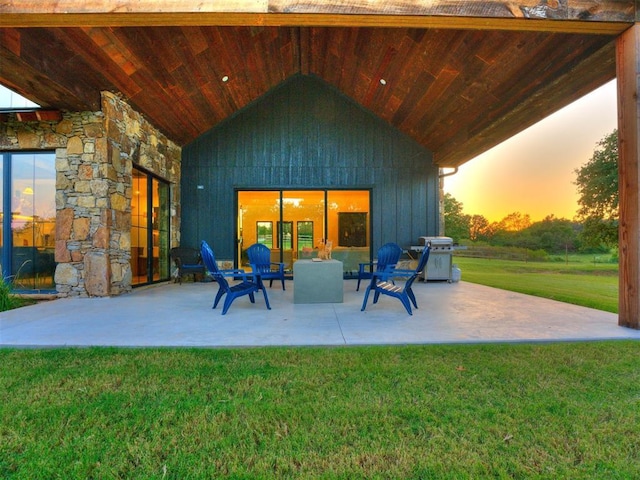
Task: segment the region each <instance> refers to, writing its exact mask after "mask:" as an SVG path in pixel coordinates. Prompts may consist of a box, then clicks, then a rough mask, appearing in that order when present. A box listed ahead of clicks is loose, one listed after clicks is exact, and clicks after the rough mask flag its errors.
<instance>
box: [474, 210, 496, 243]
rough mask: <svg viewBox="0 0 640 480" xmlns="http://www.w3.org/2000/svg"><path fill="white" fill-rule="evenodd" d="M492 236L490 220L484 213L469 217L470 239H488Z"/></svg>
mask: <svg viewBox="0 0 640 480" xmlns="http://www.w3.org/2000/svg"><path fill="white" fill-rule="evenodd" d="M490 236H491V229H490V228H489V220H487V219H486V217H484V216H482V215H478V214H476V215H471V218H470V219H469V240H473V241H474V242H477V241H486V240H488V239H489V237H490Z"/></svg>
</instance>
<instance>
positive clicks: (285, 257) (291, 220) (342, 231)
mask: <svg viewBox="0 0 640 480" xmlns="http://www.w3.org/2000/svg"><path fill="white" fill-rule="evenodd" d="M237 194H238V215H237V222H238V229H237V232H238V245H239V248H238V265H240V267H242V268H248V267H249V265H248V263H247V258H246V253H245V252H246V249H247V248H248V247H249V246H250V245H252V244H253V243H256V242H257V243H263V244H265V245H267V246H268V247H269V248H271V253H272V261H274V262H284V263H285V269H286V270H287V272H289V273H291V272H292V271H293V263H294V262H295V261H296V260H297V259H300V258H312V257H315V256H316V255H317V251H318V245H319V244H320V243H321V242H324V241H330V242H331V243H332V246H333V249H332V256H333V258H335V259H336V260H340V261H342V262H343V266H344V272H345V276H347V277H349V276H352V275H355V274H356V273H357V271H358V263H360V262H368V261H370V256H371V254H370V238H371V232H370V200H369V199H370V191H369V190H240V191H238V192H237Z"/></svg>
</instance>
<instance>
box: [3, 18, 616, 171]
mask: <svg viewBox="0 0 640 480" xmlns="http://www.w3.org/2000/svg"><path fill="white" fill-rule="evenodd" d="M624 28H626V24H623V23H621V24H620V26H619V28H618V30H620V31H621V30H623V29H624ZM612 32H613V30H611V29H609V30H608V31H607V33H603V34H600V33H598V34H594V33H559V32H555V31H524V30H523V31H512V30H491V29H489V30H478V29H473V30H462V29H453V28H446V29H440V28H412V27H411V28H377V27H323V26H264V27H262V26H215V25H213V26H205V25H184V26H167V25H163V26H158V27H154V26H134V27H127V26H93V27H64V28H62V27H42V28H41V27H30V28H13V27H6V28H0V82H1V83H3V84H5V85H7V86H8V87H10V88H12V89H14V90H16V91H17V92H18V93H20V94H22V95H24V96H25V97H27V98H29V99H31V100H33V101H35V102H36V103H38V104H40V105H42V106H43V107H45V108H60V109H68V110H98V109H99V108H100V104H99V101H100V100H99V99H100V95H99V92H100V91H102V90H109V91H118V92H121V93H122V94H123V95H124V96H125V97H126V98H127V99H128V100H129V101H130V103H131V104H132V105H133V106H134V108H136V109H137V110H138V111H139V112H140V113H142V114H143V115H144V116H145V117H146V118H147V119H148V120H149V121H150V122H151V123H153V124H154V125H156V126H157V127H158V128H160V129H161V130H162V131H163V132H164V133H165V134H166V135H167V136H168V137H169V138H171V139H172V140H174V141H175V142H176V143H178V144H180V145H184V144H186V143H188V142H190V141H192V140H194V139H195V138H197V137H198V136H199V135H201V134H202V133H204V132H206V131H208V130H210V129H211V128H212V127H214V126H215V125H217V124H219V123H220V122H222V121H223V120H224V119H225V118H227V117H229V116H230V115H232V114H233V113H234V112H236V111H237V110H239V109H241V108H242V107H244V106H246V105H248V104H249V103H251V102H252V101H254V100H256V99H257V98H259V97H260V96H261V95H264V94H265V93H266V92H268V91H269V90H270V89H272V88H274V87H275V86H277V85H278V84H279V83H280V82H282V81H284V80H286V79H287V78H289V77H290V76H292V75H295V74H299V73H301V74H305V75H307V74H312V75H315V76H318V77H319V78H321V79H323V80H324V81H326V82H327V83H329V84H331V85H333V86H335V87H336V88H337V89H338V90H340V91H341V92H343V93H344V94H345V95H347V96H348V97H350V98H352V99H353V100H354V101H356V102H357V103H359V104H360V105H362V106H363V107H364V108H366V109H368V110H370V111H372V112H374V113H375V114H376V115H378V116H379V117H381V118H383V119H384V120H386V121H387V122H389V123H390V124H391V125H393V126H394V127H396V128H398V129H399V130H401V131H403V132H405V133H406V134H408V135H409V136H410V137H412V138H414V139H415V140H416V141H417V142H418V143H420V144H421V145H423V146H424V147H426V148H427V149H429V150H431V151H432V152H433V153H434V160H435V162H436V163H437V164H438V165H440V166H442V167H445V166H449V167H453V166H458V165H460V164H462V163H464V162H466V161H467V160H469V159H471V158H473V157H475V156H476V155H478V154H480V153H482V152H483V151H485V150H487V149H489V148H491V147H493V146H495V145H497V144H498V143H500V142H502V141H504V140H505V139H507V138H509V137H511V136H513V135H514V134H516V133H518V132H520V131H522V130H523V129H525V128H527V127H529V126H530V125H532V124H533V123H535V122H537V121H539V120H541V119H542V118H544V117H546V116H547V115H549V114H550V113H553V112H554V111H556V110H558V109H560V108H562V107H563V106H565V105H567V104H569V103H571V102H572V101H574V100H576V99H577V98H579V97H581V96H582V95H584V94H586V93H588V92H590V91H592V90H593V89H595V88H597V87H599V86H601V85H603V84H604V83H606V82H608V81H609V80H611V79H613V78H614V77H615V42H614V39H615V34H614V33H612Z"/></svg>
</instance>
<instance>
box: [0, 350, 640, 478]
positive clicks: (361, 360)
mask: <svg viewBox="0 0 640 480" xmlns="http://www.w3.org/2000/svg"><path fill="white" fill-rule="evenodd" d="M639 347H640V345H639V344H638V343H637V342H632V341H628V342H627V341H621V342H601V343H582V344H579V343H562V344H515V345H508V344H499V345H457V346H445V345H432V346H393V347H388V346H386V347H384V346H376V347H352V348H330V349H325V348H262V349H235V350H232V349H113V348H107V349H104V348H90V349H55V350H8V349H5V350H0V477H1V478H3V479H37V478H47V479H49V478H64V479H76V478H77V479H79V478H82V479H85V478H109V479H112V478H127V479H136V478H140V479H165V478H166V479H197V478H207V479H208V478H344V479H347V478H348V479H354V478H367V479H370V478H442V479H445V478H451V479H465V478H487V477H491V478H548V479H557V478H607V479H615V478H620V479H623V478H625V479H626V478H639V477H640V447H639V442H638V438H639V437H638V432H639V431H640V355H638V348H639Z"/></svg>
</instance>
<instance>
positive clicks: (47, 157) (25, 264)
mask: <svg viewBox="0 0 640 480" xmlns="http://www.w3.org/2000/svg"><path fill="white" fill-rule="evenodd" d="M7 167H9V168H7ZM2 171H3V178H4V175H5V173H7V172H8V171H10V172H11V179H10V184H11V199H10V202H11V203H10V205H5V204H4V200H7V199H5V195H4V194H3V195H2V197H0V198H3V199H4V200H3V202H0V203H3V205H2V214H3V215H2V228H3V230H2V231H3V235H2V238H3V242H2V246H3V247H4V246H7V247H8V248H9V250H7V251H5V249H4V248H3V253H2V260H3V262H2V263H3V275H4V276H5V278H10V279H11V280H12V282H13V284H14V288H15V289H18V290H35V289H37V290H51V289H54V288H55V283H54V278H53V277H54V272H55V261H54V250H55V220H56V211H55V182H56V174H55V154H54V153H52V152H36V153H11V154H4V155H3V170H2ZM9 211H10V212H11V215H10V216H9V217H8V218H7V215H6V213H7V212H9ZM5 231H8V232H10V236H9V237H8V238H7V237H6V235H4V232H5ZM7 242H10V243H7ZM8 260H10V261H8Z"/></svg>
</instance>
